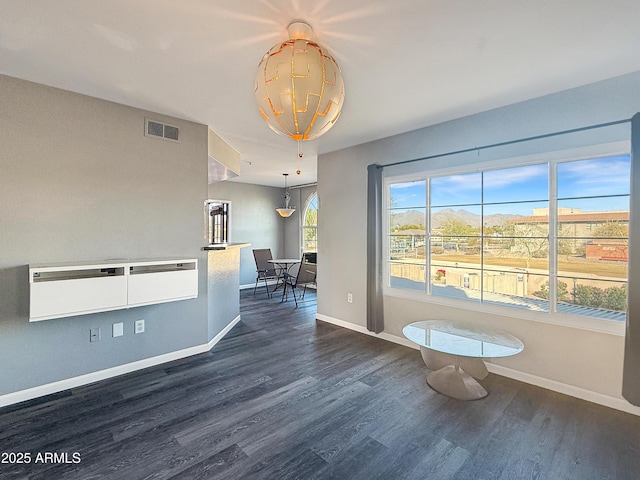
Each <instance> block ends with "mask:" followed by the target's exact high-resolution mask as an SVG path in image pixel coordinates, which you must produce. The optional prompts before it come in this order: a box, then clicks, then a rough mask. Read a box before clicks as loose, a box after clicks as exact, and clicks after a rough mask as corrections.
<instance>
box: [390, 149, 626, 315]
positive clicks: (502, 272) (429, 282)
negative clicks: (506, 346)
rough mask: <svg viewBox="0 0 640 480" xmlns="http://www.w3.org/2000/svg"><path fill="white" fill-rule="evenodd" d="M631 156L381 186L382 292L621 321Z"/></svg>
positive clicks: (508, 169) (529, 166) (395, 182)
mask: <svg viewBox="0 0 640 480" xmlns="http://www.w3.org/2000/svg"><path fill="white" fill-rule="evenodd" d="M629 189H630V156H629V155H619V156H609V157H601V158H589V159H581V160H573V161H550V162H545V163H538V164H533V165H521V166H510V167H509V168H499V169H491V170H490V169H487V170H482V171H478V170H477V169H476V170H475V171H473V172H464V171H462V170H461V171H460V172H459V173H456V174H453V175H451V174H449V175H441V176H421V177H420V176H414V177H413V178H410V179H408V180H407V179H403V181H393V179H389V180H388V181H387V198H388V215H387V218H388V236H387V248H388V262H387V274H388V287H390V288H395V289H402V290H410V291H414V292H415V291H420V292H424V293H426V294H427V295H430V296H432V297H440V298H449V299H458V300H465V301H468V302H476V303H483V304H492V305H499V306H507V307H513V308H520V309H526V310H529V311H539V312H549V313H553V314H568V315H581V316H589V317H595V318H602V319H609V320H619V321H623V320H624V319H625V311H626V303H627V301H626V300H627V263H628V261H627V245H628V222H629Z"/></svg>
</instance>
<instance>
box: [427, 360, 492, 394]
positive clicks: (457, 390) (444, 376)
mask: <svg viewBox="0 0 640 480" xmlns="http://www.w3.org/2000/svg"><path fill="white" fill-rule="evenodd" d="M427 383H428V384H429V386H430V387H431V388H433V389H434V390H435V391H436V392H438V393H441V394H442V395H446V396H447V397H451V398H455V399H457V400H478V399H480V398H484V397H486V396H487V395H488V394H487V391H486V390H485V389H484V387H483V386H482V385H480V384H479V383H478V382H477V381H476V379H475V378H473V377H472V376H471V375H469V374H468V373H466V372H465V371H464V370H462V369H461V368H460V367H458V366H457V365H447V366H446V367H443V368H441V369H440V370H436V371H434V372H431V373H429V374H428V375H427Z"/></svg>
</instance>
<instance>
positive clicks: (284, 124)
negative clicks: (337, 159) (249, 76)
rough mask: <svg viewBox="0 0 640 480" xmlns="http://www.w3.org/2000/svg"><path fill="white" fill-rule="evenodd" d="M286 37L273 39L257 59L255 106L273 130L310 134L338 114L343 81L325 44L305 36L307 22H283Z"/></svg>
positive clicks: (302, 135)
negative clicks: (279, 41)
mask: <svg viewBox="0 0 640 480" xmlns="http://www.w3.org/2000/svg"><path fill="white" fill-rule="evenodd" d="M288 30H289V37H290V39H289V40H286V41H283V42H281V43H278V44H276V45H275V46H274V47H273V48H272V49H271V50H269V51H268V52H267V53H266V54H265V55H264V57H263V58H262V61H261V62H260V64H259V65H258V73H257V75H256V84H255V96H256V103H257V105H258V110H259V111H260V113H261V115H262V117H263V118H264V119H265V120H266V122H267V124H268V125H269V127H271V129H272V130H273V131H275V132H276V133H279V134H281V135H285V136H287V137H289V138H291V139H292V140H296V141H303V140H312V139H314V138H317V137H319V136H320V135H322V134H324V133H325V132H327V131H328V130H329V129H330V128H331V127H332V126H333V125H334V124H335V122H336V120H337V119H338V117H339V116H340V111H341V109H342V104H343V102H344V84H343V81H342V74H341V73H340V68H339V67H338V64H337V63H336V61H335V60H334V58H333V57H332V56H331V55H330V54H329V53H328V52H327V50H326V49H325V48H323V47H321V46H320V45H318V44H317V43H316V42H313V41H311V40H309V37H310V36H311V32H312V29H311V26H309V25H308V24H307V23H304V22H293V23H292V24H290V25H289V28H288Z"/></svg>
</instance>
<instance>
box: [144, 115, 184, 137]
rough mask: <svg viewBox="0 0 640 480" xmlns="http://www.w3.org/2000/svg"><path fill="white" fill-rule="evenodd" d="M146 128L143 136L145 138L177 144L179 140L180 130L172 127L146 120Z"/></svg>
mask: <svg viewBox="0 0 640 480" xmlns="http://www.w3.org/2000/svg"><path fill="white" fill-rule="evenodd" d="M146 124H147V125H146V128H145V130H144V134H145V135H146V136H147V137H156V138H162V139H164V140H170V141H172V142H177V141H179V139H180V129H179V128H178V127H176V126H173V125H166V124H164V123H161V122H158V121H156V120H150V119H148V118H147V119H146Z"/></svg>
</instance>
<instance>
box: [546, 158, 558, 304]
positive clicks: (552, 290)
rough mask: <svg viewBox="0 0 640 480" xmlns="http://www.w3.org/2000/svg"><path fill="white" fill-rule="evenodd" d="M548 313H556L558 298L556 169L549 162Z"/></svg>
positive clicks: (555, 165) (553, 164)
mask: <svg viewBox="0 0 640 480" xmlns="http://www.w3.org/2000/svg"><path fill="white" fill-rule="evenodd" d="M548 228H549V233H548V236H547V238H548V242H549V277H548V278H549V313H555V312H557V311H558V310H557V298H558V168H557V163H556V162H549V226H548Z"/></svg>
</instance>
